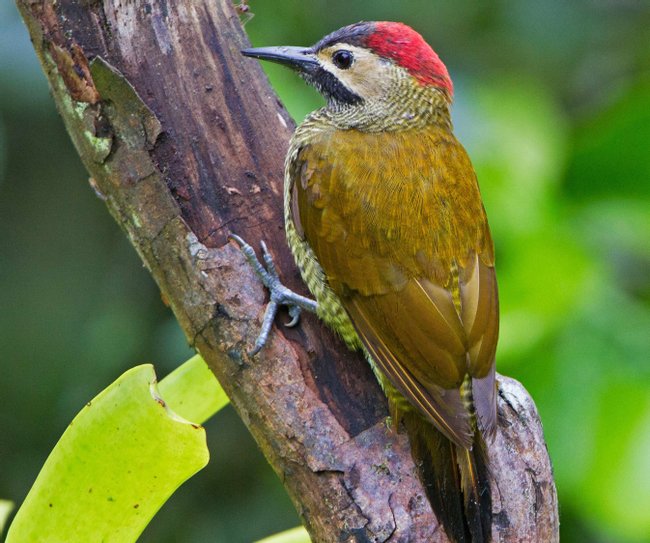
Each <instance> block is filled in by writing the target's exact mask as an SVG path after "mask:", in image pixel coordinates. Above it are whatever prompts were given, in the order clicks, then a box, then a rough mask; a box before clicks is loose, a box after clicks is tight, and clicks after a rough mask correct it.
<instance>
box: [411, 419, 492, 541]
mask: <svg viewBox="0 0 650 543" xmlns="http://www.w3.org/2000/svg"><path fill="white" fill-rule="evenodd" d="M402 418H403V420H404V425H405V426H406V430H407V433H408V435H409V438H410V440H411V447H412V454H413V460H414V462H415V464H416V466H417V467H418V469H419V472H420V478H421V480H422V484H423V485H424V488H425V491H426V493H427V497H428V498H429V502H430V503H431V507H432V508H433V511H434V513H435V514H436V517H437V518H438V520H439V521H440V523H441V524H442V526H443V527H444V529H445V532H446V533H447V536H448V537H449V539H451V540H452V541H453V542H454V543H489V541H490V540H491V538H490V533H491V524H492V519H491V515H492V500H491V496H490V486H489V478H488V475H489V471H488V467H487V456H486V455H485V446H484V445H483V444H482V440H481V438H480V437H478V438H477V439H476V441H477V443H476V444H475V446H474V449H473V450H472V451H468V450H467V449H464V448H461V447H458V446H457V445H454V444H453V443H451V442H450V441H449V440H448V439H447V438H446V437H444V436H443V435H442V434H441V433H440V432H439V431H438V430H436V429H435V428H434V427H433V426H432V425H431V424H430V423H429V422H427V421H426V420H424V419H423V418H422V417H421V416H420V415H419V414H417V413H415V412H407V413H404V414H403V415H402Z"/></svg>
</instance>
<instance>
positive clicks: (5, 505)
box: [0, 500, 14, 534]
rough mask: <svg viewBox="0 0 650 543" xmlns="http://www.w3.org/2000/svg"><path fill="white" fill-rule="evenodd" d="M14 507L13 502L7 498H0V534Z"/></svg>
mask: <svg viewBox="0 0 650 543" xmlns="http://www.w3.org/2000/svg"><path fill="white" fill-rule="evenodd" d="M13 509H14V502H11V501H9V500H0V534H1V533H2V532H3V531H4V529H5V523H6V522H7V519H8V518H9V515H10V514H11V512H12V511H13Z"/></svg>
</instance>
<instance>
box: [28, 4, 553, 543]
mask: <svg viewBox="0 0 650 543" xmlns="http://www.w3.org/2000/svg"><path fill="white" fill-rule="evenodd" d="M18 6H19V9H20V10H21V13H22V15H23V18H24V19H25V22H26V23H27V26H28V28H29V32H30V34H31V37H32V41H33V43H34V47H35V49H36V52H37V54H38V56H39V58H40V60H41V63H42V66H43V69H44V70H45V72H46V74H47V76H48V79H49V82H50V85H51V88H52V93H53V95H54V99H55V100H56V103H57V106H58V108H59V111H60V113H61V116H62V117H63V120H64V122H65V124H66V127H67V129H68V132H69V133H70V136H71V137H72V139H73V141H74V144H75V146H76V148H77V151H78V152H79V155H80V156H81V159H82V160H83V162H84V164H85V166H86V168H87V169H88V171H89V172H90V175H91V176H92V177H91V182H92V184H93V186H94V187H95V188H96V190H98V192H100V193H101V194H102V195H103V197H104V198H105V200H106V203H107V206H108V209H109V211H110V212H111V213H112V215H113V216H114V217H115V220H116V221H117V222H118V223H119V224H120V226H121V227H122V228H123V229H124V231H125V233H126V234H127V236H128V237H129V239H130V240H131V242H132V243H133V245H134V247H135V248H136V250H137V251H138V253H139V254H140V256H141V258H142V260H143V262H144V263H145V265H146V266H147V268H148V269H149V271H150V272H151V274H152V276H153V278H154V279H155V281H156V282H157V284H158V286H159V287H160V290H161V292H162V294H163V296H164V298H165V299H166V300H167V301H168V303H169V304H170V306H171V307H172V309H173V311H174V313H175V315H176V317H177V318H178V320H179V322H180V324H181V326H182V328H183V330H184V332H185V334H186V336H187V338H188V341H189V342H190V343H191V344H192V345H193V346H195V347H196V349H197V350H198V351H199V352H200V353H201V354H202V355H203V357H204V358H205V360H206V361H207V362H208V364H209V365H210V367H211V368H212V370H213V371H214V373H215V375H216V376H217V378H218V379H219V381H220V382H221V384H222V385H223V387H224V389H225V390H226V392H227V393H228V395H229V396H230V398H231V400H232V403H233V404H234V406H235V409H236V410H237V411H238V413H239V414H240V416H241V417H242V419H243V420H244V422H245V423H246V425H247V426H248V428H249V429H250V431H251V433H252V434H253V436H254V437H255V439H256V440H257V443H258V444H259V446H260V448H261V449H262V451H263V453H264V455H265V456H266V458H267V459H268V461H269V462H270V464H271V465H272V466H273V468H274V469H275V471H276V472H277V474H278V475H279V476H280V478H281V479H282V481H283V483H284V485H285V486H286V488H287V491H288V492H289V494H290V495H291V497H292V499H293V502H294V504H295V506H296V508H297V510H298V512H299V513H300V515H301V518H302V519H303V521H304V523H305V525H306V527H307V529H308V530H309V532H310V534H311V536H312V539H313V541H317V542H321V541H322V542H327V543H331V542H333V541H373V542H384V541H390V542H398V541H400V542H401V541H404V542H405V541H409V542H425V541H426V542H432V541H433V542H443V541H447V538H446V536H445V533H444V530H442V529H440V527H439V526H438V524H437V521H436V519H435V517H434V516H433V513H432V511H431V508H430V506H429V504H428V502H427V501H426V499H425V498H424V492H423V489H422V488H421V486H420V483H419V481H418V479H417V477H416V476H415V471H414V469H415V468H414V466H413V462H412V460H411V456H410V452H409V445H408V440H407V438H406V436H405V435H403V433H399V434H396V433H394V432H391V431H389V430H388V429H387V428H386V425H385V418H386V416H387V409H386V401H385V398H384V397H383V395H382V393H381V391H380V390H379V387H378V386H377V384H376V382H375V380H374V378H373V376H372V374H371V372H370V370H369V368H368V366H367V364H366V362H365V361H364V360H363V359H362V357H361V356H359V355H358V354H355V353H350V352H348V351H347V350H346V349H345V348H344V347H343V346H342V344H341V342H340V341H339V340H338V339H336V338H335V337H334V336H333V335H332V333H331V332H330V331H328V330H326V329H325V328H324V327H323V326H322V325H321V324H320V323H319V322H318V321H317V320H316V319H315V318H314V317H312V316H309V315H307V316H304V317H303V319H302V322H301V325H300V326H299V327H297V328H296V329H291V330H289V329H285V328H283V327H281V326H280V327H278V328H277V329H274V330H273V332H272V337H271V341H270V343H269V345H268V346H267V347H266V348H265V349H264V350H263V351H262V352H261V353H260V354H259V355H258V356H257V357H255V358H254V359H251V358H250V357H248V356H247V354H246V353H247V350H248V349H250V348H251V346H252V345H253V343H254V340H255V337H256V335H257V333H258V331H259V328H260V323H261V317H262V314H263V310H264V303H265V299H266V293H265V292H264V289H263V287H262V286H261V284H260V282H259V281H258V279H257V278H256V276H255V275H254V273H253V272H252V270H251V268H250V267H249V266H248V264H247V263H246V262H245V260H244V257H243V256H242V254H241V253H240V251H239V249H238V248H237V247H236V246H235V245H234V244H233V243H229V242H228V241H227V236H228V234H229V233H230V232H234V233H237V234H239V235H241V236H242V237H244V238H245V239H247V240H248V241H250V242H255V243H257V241H259V240H262V239H264V240H265V241H266V242H267V243H268V245H269V247H270V249H271V252H272V253H273V254H274V256H275V259H276V263H277V266H278V268H279V269H280V271H281V275H282V276H283V279H284V282H285V284H287V286H289V287H291V288H293V289H294V290H297V291H302V292H304V293H305V294H306V292H305V290H304V287H303V286H302V285H301V282H300V279H299V275H298V273H297V270H296V268H295V265H294V263H293V260H292V258H291V256H290V253H289V251H288V248H287V246H286V242H285V240H284V232H283V222H282V175H283V161H284V155H285V152H286V149H287V144H288V139H289V137H290V135H291V132H292V129H293V123H292V121H291V119H290V118H289V116H288V114H287V112H286V111H285V110H284V109H283V107H282V105H281V104H280V102H279V101H278V99H277V97H276V96H275V94H274V92H273V91H272V90H271V89H270V87H269V85H268V82H267V79H266V77H265V76H264V74H263V72H262V71H261V68H260V67H259V66H258V63H257V62H253V61H251V60H248V59H245V58H243V57H242V56H241V55H240V53H239V50H240V49H241V48H243V47H246V46H248V45H249V44H248V41H247V39H246V36H245V34H244V32H243V30H242V27H241V25H240V22H239V19H238V16H237V13H236V11H235V9H234V8H233V6H232V5H231V4H230V3H229V2H228V1H227V0H212V1H207V0H176V1H174V2H167V1H166V0H152V1H150V2H147V3H145V2H133V1H125V0H105V1H104V2H100V1H72V0H58V1H54V0H18ZM285 318H288V317H286V315H285ZM499 386H500V391H499V432H498V436H497V439H496V441H495V443H494V446H493V447H492V448H491V451H490V461H491V464H492V474H493V477H494V480H493V481H492V493H493V502H494V503H493V505H494V525H493V534H494V540H495V541H507V542H515V541H556V540H557V539H558V514H557V499H556V493H555V486H554V483H553V478H552V473H551V467H550V462H549V459H548V455H547V451H546V447H545V444H544V440H543V435H542V429H541V425H540V421H539V418H538V416H537V413H536V410H535V406H534V404H533V402H532V400H531V399H530V397H529V396H528V394H527V393H526V391H525V390H524V389H523V387H522V386H521V385H520V384H518V383H517V382H515V381H512V380H511V379H507V378H504V377H501V378H500V385H499Z"/></svg>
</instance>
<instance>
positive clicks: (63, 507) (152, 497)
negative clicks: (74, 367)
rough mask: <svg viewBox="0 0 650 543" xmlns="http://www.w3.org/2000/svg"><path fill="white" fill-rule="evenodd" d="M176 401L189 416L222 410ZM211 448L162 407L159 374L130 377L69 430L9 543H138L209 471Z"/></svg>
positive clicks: (201, 434)
mask: <svg viewBox="0 0 650 543" xmlns="http://www.w3.org/2000/svg"><path fill="white" fill-rule="evenodd" d="M193 360H194V362H193V364H192V366H193V367H194V369H195V370H196V369H197V368H198V369H199V370H202V368H201V365H200V364H199V363H198V362H197V361H196V360H195V359H193ZM183 375H185V377H187V375H195V373H194V372H190V373H189V374H187V373H185V372H181V373H179V374H177V375H176V376H174V378H173V379H172V381H173V380H179V382H180V383H182V384H183V386H184V379H183ZM190 380H191V379H190ZM163 388H164V389H166V390H167V391H168V392H169V391H170V390H172V389H174V387H173V386H171V385H165V386H164V387H163ZM173 396H174V400H173V402H174V405H176V406H179V407H180V408H181V410H182V411H183V410H184V411H183V412H185V413H197V414H202V415H201V416H205V415H207V414H208V413H209V412H210V411H211V410H214V408H215V405H212V407H211V408H209V409H195V408H193V407H188V405H187V404H186V402H185V401H184V400H183V397H182V395H173ZM205 441H206V440H205V431H204V429H203V428H202V427H201V426H199V425H197V424H194V423H190V422H188V421H187V420H185V419H183V418H181V417H180V416H179V415H177V414H176V413H174V412H173V411H171V410H170V409H169V408H168V406H167V405H166V403H165V402H164V401H163V400H162V399H161V396H160V393H159V391H158V389H157V385H156V376H155V373H154V370H153V366H151V365H142V366H138V367H135V368H133V369H131V370H129V371H127V372H126V373H124V374H123V375H122V376H121V377H120V378H119V379H117V381H115V382H114V383H113V384H112V385H111V386H109V387H108V388H107V389H105V390H104V391H102V392H101V393H100V394H99V395H98V396H97V397H96V398H94V399H93V400H92V401H90V402H88V404H87V405H86V406H85V407H84V408H83V409H82V411H81V412H80V413H79V414H78V415H77V416H76V417H75V419H74V420H73V421H72V422H71V423H70V426H69V427H68V429H67V430H66V431H65V433H64V434H63V436H62V437H61V439H60V440H59V442H58V443H57V445H56V447H55V448H54V450H53V451H52V453H51V454H50V456H49V458H48V459H47V461H46V462H45V465H44V466H43V469H42V470H41V472H40V474H39V475H38V478H37V479H36V482H35V483H34V486H33V487H32V489H31V491H30V493H29V494H28V496H27V498H26V500H25V502H24V503H23V505H22V507H21V508H20V510H19V511H18V514H17V515H16V518H15V519H14V521H13V523H12V525H11V527H10V529H9V533H8V537H7V542H8V543H22V542H32V541H47V542H59V541H60V542H66V543H75V542H87V541H103V542H111V541H116V542H120V543H122V542H129V541H135V540H136V539H137V537H138V536H139V535H140V533H141V532H142V530H143V529H144V528H145V527H146V525H147V524H148V523H149V521H150V519H151V518H152V517H153V515H154V514H155V513H156V511H158V509H159V508H160V507H161V506H162V505H163V504H164V503H165V501H166V500H167V499H168V498H169V496H170V495H171V494H172V493H173V492H174V491H175V490H176V488H178V487H179V486H180V485H181V484H182V483H183V482H184V481H185V480H187V479H188V478H189V477H191V476H192V475H193V474H195V473H196V472H197V471H199V470H200V469H201V468H203V467H204V466H205V465H206V464H207V462H208V458H209V453H208V449H207V446H206V442H205Z"/></svg>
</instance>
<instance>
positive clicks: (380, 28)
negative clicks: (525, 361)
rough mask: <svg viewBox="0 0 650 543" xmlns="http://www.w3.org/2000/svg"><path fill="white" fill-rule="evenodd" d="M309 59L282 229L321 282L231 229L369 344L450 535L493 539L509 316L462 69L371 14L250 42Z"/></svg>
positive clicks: (279, 54)
mask: <svg viewBox="0 0 650 543" xmlns="http://www.w3.org/2000/svg"><path fill="white" fill-rule="evenodd" d="M242 53H243V54H244V55H246V56H249V57H254V58H257V59H263V60H269V61H273V62H277V63H280V64H283V65H285V66H288V67H290V68H292V69H294V70H295V71H297V72H298V73H299V74H300V75H301V76H302V77H303V78H304V79H305V80H306V81H307V83H309V84H311V85H313V86H314V87H315V88H316V89H317V90H318V91H320V93H321V94H322V95H323V96H324V97H325V99H326V105H325V106H324V107H323V108H321V109H319V110H317V111H314V112H312V113H311V114H310V115H308V116H307V118H306V119H305V120H304V122H303V123H302V124H300V126H298V128H297V129H296V131H295V134H294V135H293V138H292V139H291V144H290V148H289V151H288V155H287V159H286V164H285V186H284V218H285V228H286V236H287V240H288V243H289V246H290V248H291V251H292V252H293V255H294V257H295V260H296V262H297V265H298V267H299V269H300V272H301V274H302V277H303V279H304V281H305V282H306V284H307V286H308V287H309V290H310V291H311V292H312V294H313V295H314V297H315V301H314V300H310V299H307V298H304V297H301V296H299V295H297V294H295V293H293V292H291V291H289V290H288V289H286V288H285V287H284V286H282V285H281V283H280V281H279V279H278V276H277V273H276V271H275V267H274V266H273V263H272V259H271V256H270V255H269V253H268V251H266V248H265V247H264V246H263V249H264V260H265V263H266V267H264V266H262V265H261V264H260V263H259V262H258V261H257V260H256V257H255V253H254V250H253V249H252V248H251V247H250V246H249V245H248V244H246V243H245V242H244V241H243V240H242V239H241V238H239V237H237V236H233V237H234V239H235V240H236V241H237V243H239V245H240V246H241V247H242V249H243V250H244V253H245V254H246V255H247V257H248V258H249V260H250V261H251V264H252V265H253V266H254V267H255V268H256V270H257V271H258V273H259V275H260V277H261V278H262V280H263V282H264V283H265V284H266V285H267V287H269V288H270V289H271V302H270V304H269V308H268V309H267V313H266V315H265V319H264V325H263V329H262V333H261V335H260V339H259V340H258V343H257V344H256V349H255V351H257V350H259V349H260V348H261V347H262V345H263V343H264V341H265V340H266V337H267V336H268V332H269V329H270V327H271V323H272V321H273V318H274V315H275V311H276V309H277V306H278V304H286V305H288V306H289V310H290V314H291V315H292V316H293V320H292V322H291V323H290V324H295V322H297V319H298V316H299V312H300V309H306V310H309V311H315V312H316V313H317V314H318V315H319V317H321V318H322V320H324V321H325V323H327V324H328V325H329V326H331V327H332V328H333V329H334V330H336V332H338V333H339V334H340V336H341V337H342V338H343V340H344V341H345V342H346V343H347V345H348V346H349V347H350V348H352V349H360V350H362V351H363V352H364V353H365V356H366V358H367V359H368V361H369V363H370V364H371V366H372V369H373V371H374V373H375V375H376V376H377V378H378V380H379V382H380V384H381V386H382V388H383V390H384V391H385V393H386V396H387V398H388V403H389V407H390V412H391V415H392V419H393V421H394V424H395V425H396V426H397V425H398V424H399V422H400V421H403V422H404V424H405V426H406V429H407V432H408V434H409V436H410V439H411V443H412V447H413V457H414V459H415V461H416V465H417V466H418V468H419V472H420V476H421V478H422V480H423V483H424V485H425V489H426V491H427V495H428V497H429V500H430V502H431V504H432V507H433V509H434V510H435V512H436V514H437V516H438V519H439V520H440V521H441V522H442V524H443V526H444V528H445V530H446V532H447V534H448V536H449V538H450V539H452V540H453V541H466V542H470V541H471V542H482V541H490V539H491V536H490V534H491V510H492V506H491V497H490V486H489V482H488V475H489V462H488V457H487V446H488V445H489V444H490V443H491V441H492V440H493V438H494V435H495V432H496V418H497V416H496V381H495V350H496V344H497V336H498V327H499V310H498V295H497V283H496V276H495V271H494V249H493V243H492V238H491V236H490V230H489V227H488V222H487V218H486V214H485V210H484V207H483V203H482V200H481V195H480V192H479V187H478V182H477V179H476V174H475V172H474V169H473V167H472V164H471V162H470V159H469V157H468V155H467V152H466V151H465V149H464V148H463V147H462V145H461V144H460V143H459V142H458V140H457V139H456V137H455V136H454V134H453V128H452V123H451V119H450V107H451V103H452V99H453V92H454V89H453V84H452V81H451V78H450V77H449V73H448V72H447V68H446V67H445V65H444V64H443V63H442V61H441V60H440V58H439V57H438V55H437V54H436V53H435V52H434V51H433V49H432V48H431V47H430V46H429V45H428V44H427V43H426V42H425V41H424V39H423V38H422V36H421V35H420V34H418V33H417V32H416V31H415V30H413V29H411V28H410V27H408V26H406V25H404V24H402V23H394V22H361V23H357V24H353V25H350V26H346V27H344V28H341V29H339V30H337V31H335V32H333V33H331V34H329V35H327V36H325V37H324V38H323V39H322V40H320V41H319V42H318V43H316V44H315V45H314V46H312V47H307V48H304V47H262V48H255V49H245V50H243V51H242Z"/></svg>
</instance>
